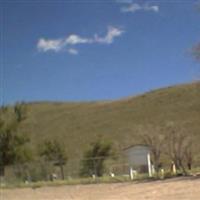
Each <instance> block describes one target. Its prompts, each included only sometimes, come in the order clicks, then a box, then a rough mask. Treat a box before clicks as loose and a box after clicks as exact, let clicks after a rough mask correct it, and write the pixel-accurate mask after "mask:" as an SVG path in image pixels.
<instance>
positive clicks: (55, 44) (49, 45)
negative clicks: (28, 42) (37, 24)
mask: <svg viewBox="0 0 200 200" xmlns="http://www.w3.org/2000/svg"><path fill="white" fill-rule="evenodd" d="M62 47H63V41H62V40H60V39H56V40H48V39H44V38H41V39H39V41H38V43H37V48H38V50H39V51H43V52H46V51H50V50H52V51H55V52H58V51H60V50H61V49H62Z"/></svg>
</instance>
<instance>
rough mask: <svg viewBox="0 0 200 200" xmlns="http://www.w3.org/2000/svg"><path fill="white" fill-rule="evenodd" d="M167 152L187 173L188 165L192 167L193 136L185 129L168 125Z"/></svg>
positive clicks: (177, 166) (179, 167)
mask: <svg viewBox="0 0 200 200" xmlns="http://www.w3.org/2000/svg"><path fill="white" fill-rule="evenodd" d="M166 143H167V154H168V155H169V157H170V158H171V160H172V161H173V162H174V164H175V165H176V168H177V169H181V170H182V171H183V173H184V174H187V170H186V165H187V166H188V168H190V169H191V165H192V157H193V154H192V138H191V136H190V135H189V134H187V132H185V130H184V129H182V128H180V127H174V126H171V127H168V135H167V137H166Z"/></svg>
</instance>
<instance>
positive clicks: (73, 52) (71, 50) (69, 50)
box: [67, 48, 78, 55]
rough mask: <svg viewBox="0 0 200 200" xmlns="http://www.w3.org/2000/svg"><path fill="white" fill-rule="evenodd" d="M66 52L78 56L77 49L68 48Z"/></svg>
mask: <svg viewBox="0 0 200 200" xmlns="http://www.w3.org/2000/svg"><path fill="white" fill-rule="evenodd" d="M67 52H68V53H69V54H71V55H78V50H77V49H73V48H70V49H68V50H67Z"/></svg>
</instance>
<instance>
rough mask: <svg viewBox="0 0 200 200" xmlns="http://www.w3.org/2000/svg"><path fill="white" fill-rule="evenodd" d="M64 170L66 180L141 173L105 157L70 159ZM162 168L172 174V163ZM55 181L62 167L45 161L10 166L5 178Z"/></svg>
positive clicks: (6, 179)
mask: <svg viewBox="0 0 200 200" xmlns="http://www.w3.org/2000/svg"><path fill="white" fill-rule="evenodd" d="M199 166H200V163H199V162H197V161H196V162H194V163H193V170H194V171H195V170H199V169H200V168H198V167H199ZM84 167H85V169H84ZM62 168H63V173H64V179H66V180H72V179H79V178H81V177H93V178H95V177H97V176H107V177H109V176H110V177H130V178H133V176H134V175H136V174H137V173H138V172H139V171H140V170H139V168H136V167H133V166H130V165H129V164H128V162H126V161H125V160H124V159H123V158H122V157H121V158H119V159H117V160H116V158H109V159H106V158H105V157H95V158H94V157H93V158H88V159H77V158H76V159H70V160H68V162H67V163H66V164H65V165H62ZM162 168H163V169H165V171H168V172H170V170H171V165H170V162H166V163H165V164H163V166H162ZM84 170H85V171H84ZM130 175H131V176H130ZM54 179H62V170H61V166H59V165H54V163H52V162H47V161H45V160H37V161H32V162H29V163H23V164H15V165H12V166H9V167H7V168H6V173H5V178H4V180H5V181H6V182H10V183H12V182H17V181H23V182H36V181H50V180H54Z"/></svg>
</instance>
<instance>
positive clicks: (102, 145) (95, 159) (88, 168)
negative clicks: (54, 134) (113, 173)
mask: <svg viewBox="0 0 200 200" xmlns="http://www.w3.org/2000/svg"><path fill="white" fill-rule="evenodd" d="M111 150H112V144H111V143H110V142H106V141H103V140H97V141H96V142H94V143H92V144H91V146H90V148H89V149H88V150H87V151H86V152H85V154H84V158H83V160H82V162H81V170H80V175H81V176H91V175H93V174H94V175H96V176H102V175H103V172H104V170H105V160H106V159H108V158H109V157H110V156H111V155H112V154H113V153H112V151H111Z"/></svg>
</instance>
